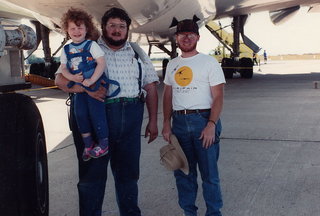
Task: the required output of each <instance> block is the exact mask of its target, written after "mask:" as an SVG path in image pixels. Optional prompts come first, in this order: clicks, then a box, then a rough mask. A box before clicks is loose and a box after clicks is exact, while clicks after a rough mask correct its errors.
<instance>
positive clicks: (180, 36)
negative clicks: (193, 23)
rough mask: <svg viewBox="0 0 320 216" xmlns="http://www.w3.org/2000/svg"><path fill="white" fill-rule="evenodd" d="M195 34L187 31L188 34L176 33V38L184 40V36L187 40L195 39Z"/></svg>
mask: <svg viewBox="0 0 320 216" xmlns="http://www.w3.org/2000/svg"><path fill="white" fill-rule="evenodd" d="M197 36H198V35H197V34H195V33H189V34H178V35H177V37H178V40H184V39H186V38H188V39H189V40H195V39H196V38H197Z"/></svg>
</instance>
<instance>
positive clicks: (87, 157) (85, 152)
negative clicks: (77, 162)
mask: <svg viewBox="0 0 320 216" xmlns="http://www.w3.org/2000/svg"><path fill="white" fill-rule="evenodd" d="M92 149H93V146H92V147H90V148H84V150H83V153H82V160H83V161H88V160H90V159H91V155H90V151H91V150H92Z"/></svg>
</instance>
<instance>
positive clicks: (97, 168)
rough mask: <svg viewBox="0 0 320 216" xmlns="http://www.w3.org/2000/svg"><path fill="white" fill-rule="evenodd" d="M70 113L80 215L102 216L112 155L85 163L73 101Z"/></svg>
mask: <svg viewBox="0 0 320 216" xmlns="http://www.w3.org/2000/svg"><path fill="white" fill-rule="evenodd" d="M70 111H71V112H70V127H71V130H72V135H73V139H74V144H75V147H76V152H77V158H78V172H79V181H78V185H77V186H78V194H79V215H80V216H101V213H102V204H103V199H104V192H105V186H106V181H107V167H108V162H109V159H110V154H107V155H106V156H103V157H100V158H97V159H91V160H89V161H87V162H84V161H83V159H82V153H83V150H84V143H83V141H82V137H81V134H80V132H79V130H78V125H77V122H76V118H75V115H74V102H73V101H72V103H71V108H70Z"/></svg>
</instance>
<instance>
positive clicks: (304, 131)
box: [26, 60, 320, 216]
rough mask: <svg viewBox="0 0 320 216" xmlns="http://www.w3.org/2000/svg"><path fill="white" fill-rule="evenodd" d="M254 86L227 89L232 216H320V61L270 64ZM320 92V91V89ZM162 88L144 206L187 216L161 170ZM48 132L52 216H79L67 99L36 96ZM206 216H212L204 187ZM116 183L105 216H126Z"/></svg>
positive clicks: (225, 139) (143, 184)
mask: <svg viewBox="0 0 320 216" xmlns="http://www.w3.org/2000/svg"><path fill="white" fill-rule="evenodd" d="M254 72H255V73H254V76H253V79H241V78H239V77H238V76H235V78H234V79H231V80H228V81H227V84H226V86H225V104H224V110H223V113H222V116H221V120H222V123H223V132H222V136H221V146H220V149H221V153H220V159H219V169H220V179H221V187H222V194H223V201H224V206H223V208H222V213H223V215H224V216H276V215H277V216H304V215H305V216H319V215H320V205H319V200H320V157H319V155H320V117H319V115H320V114H319V107H320V89H315V88H314V87H315V86H314V81H319V84H320V61H319V60H307V61H279V62H276V61H270V62H268V64H263V65H261V67H260V68H259V67H257V66H255V68H254ZM318 88H320V86H318ZM162 89H163V85H162V84H161V85H159V102H160V103H159V112H158V118H159V122H158V126H159V137H158V138H157V139H156V140H155V141H154V142H153V143H151V144H147V139H145V138H143V134H144V129H145V125H146V120H147V112H145V120H144V124H143V128H142V131H141V138H142V154H141V175H140V181H139V205H140V207H141V210H142V214H143V215H144V216H181V215H183V213H182V210H181V209H180V208H179V205H178V203H177V190H176V186H175V180H174V177H173V174H172V172H170V171H167V170H166V169H165V168H164V167H163V166H162V165H161V164H160V162H159V159H160V157H159V149H160V148H161V146H163V145H165V142H164V140H163V138H162V136H161V129H162V119H163V118H162V102H161V99H162ZM26 94H29V95H31V96H32V97H33V98H34V99H35V102H36V104H37V105H38V107H39V109H40V112H41V114H42V118H43V121H44V125H45V130H46V139H47V148H48V164H49V183H50V201H49V202H50V216H77V215H78V195H77V180H78V177H77V169H78V167H77V159H76V155H75V148H74V145H73V140H72V137H71V135H70V131H69V130H68V123H67V109H66V106H65V99H66V98H67V94H65V93H63V92H62V91H59V90H52V89H49V90H43V91H30V92H27V93H26ZM198 180H199V193H198V199H197V205H198V207H199V211H198V215H199V216H200V215H202V216H203V215H205V203H204V201H203V197H202V191H201V180H200V178H199V179H198ZM113 185H114V182H113V177H112V174H111V172H110V169H109V177H108V181H107V188H106V193H105V200H104V204H103V211H104V212H103V216H118V215H119V213H118V208H117V205H116V201H115V194H114V186H113Z"/></svg>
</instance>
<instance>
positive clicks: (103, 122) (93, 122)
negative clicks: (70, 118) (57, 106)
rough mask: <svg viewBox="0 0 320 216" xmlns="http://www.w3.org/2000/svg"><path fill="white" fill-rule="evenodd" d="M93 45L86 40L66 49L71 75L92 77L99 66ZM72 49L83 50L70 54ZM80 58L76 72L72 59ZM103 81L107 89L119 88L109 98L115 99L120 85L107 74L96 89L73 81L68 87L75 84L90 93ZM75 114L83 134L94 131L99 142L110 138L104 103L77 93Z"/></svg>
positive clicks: (101, 78) (72, 44) (85, 94)
mask: <svg viewBox="0 0 320 216" xmlns="http://www.w3.org/2000/svg"><path fill="white" fill-rule="evenodd" d="M91 43H92V41H90V40H85V41H83V42H82V43H80V44H75V43H71V44H68V45H66V46H65V47H64V51H65V53H66V56H67V60H68V63H67V68H68V69H69V71H70V73H72V74H77V73H80V72H82V75H83V78H84V79H88V78H90V77H91V76H92V74H93V73H94V70H95V67H96V65H97V63H96V62H95V60H94V59H93V57H92V55H91V53H90V47H91ZM72 48H75V49H77V50H78V51H79V50H80V51H81V50H82V52H77V53H70V50H71V49H72ZM78 57H81V58H82V61H81V62H80V63H79V65H78V69H77V70H74V69H73V68H72V59H73V58H78ZM101 80H104V81H105V82H106V84H105V85H106V87H107V85H108V84H114V85H117V86H118V88H117V90H116V91H114V92H113V93H112V94H111V95H109V96H108V97H114V96H115V95H117V94H118V93H119V92H120V85H119V83H118V82H117V81H114V80H109V79H107V77H106V75H105V73H103V75H102V76H101V77H100V78H99V79H98V80H97V82H96V83H95V86H94V88H92V89H91V88H89V87H85V86H83V85H82V84H81V83H75V82H73V81H70V82H69V83H68V87H69V88H71V87H72V86H73V85H74V84H77V85H81V86H82V87H84V88H85V89H87V90H88V91H96V90H98V88H99V87H100V85H101ZM74 112H75V117H76V120H77V123H78V128H79V131H80V133H81V134H84V133H92V132H93V131H94V132H95V137H96V138H97V140H102V139H105V138H108V135H109V131H108V127H107V118H106V111H105V105H104V103H103V102H101V101H98V100H96V99H94V98H92V97H91V96H89V95H88V94H87V93H85V92H84V93H77V94H75V97H74Z"/></svg>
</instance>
